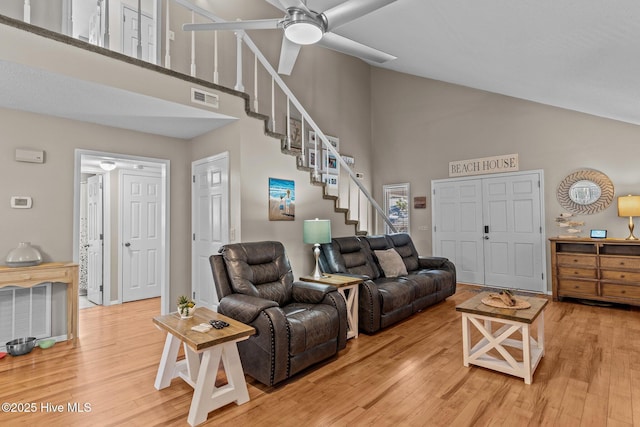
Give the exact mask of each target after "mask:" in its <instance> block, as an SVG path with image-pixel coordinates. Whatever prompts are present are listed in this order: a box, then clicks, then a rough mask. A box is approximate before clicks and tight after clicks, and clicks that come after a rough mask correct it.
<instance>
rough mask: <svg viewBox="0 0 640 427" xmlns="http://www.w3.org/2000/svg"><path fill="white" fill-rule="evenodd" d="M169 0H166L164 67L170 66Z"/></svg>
mask: <svg viewBox="0 0 640 427" xmlns="http://www.w3.org/2000/svg"><path fill="white" fill-rule="evenodd" d="M169 23H170V19H169V0H167V22H166V24H167V28H166V29H165V43H164V44H165V46H164V67H165V68H169V69H170V68H171V27H170V26H169Z"/></svg>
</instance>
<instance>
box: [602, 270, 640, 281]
mask: <svg viewBox="0 0 640 427" xmlns="http://www.w3.org/2000/svg"><path fill="white" fill-rule="evenodd" d="M600 277H601V278H602V280H615V281H619V282H632V283H640V272H638V273H635V272H629V271H615V270H600Z"/></svg>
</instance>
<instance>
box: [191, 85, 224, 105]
mask: <svg viewBox="0 0 640 427" xmlns="http://www.w3.org/2000/svg"><path fill="white" fill-rule="evenodd" d="M191 102H193V103H196V104H202V105H206V106H207V107H211V108H218V105H219V98H218V95H214V94H212V93H209V92H205V91H203V90H202V89H196V88H191Z"/></svg>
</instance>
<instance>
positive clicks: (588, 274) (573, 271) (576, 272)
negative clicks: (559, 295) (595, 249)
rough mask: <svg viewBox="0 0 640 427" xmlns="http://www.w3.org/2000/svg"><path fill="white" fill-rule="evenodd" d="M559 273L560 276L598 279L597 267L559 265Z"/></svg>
mask: <svg viewBox="0 0 640 427" xmlns="http://www.w3.org/2000/svg"><path fill="white" fill-rule="evenodd" d="M558 275H559V276H560V277H584V278H585V279H597V278H598V275H597V270H596V269H595V268H579V267H575V268H572V267H559V268H558Z"/></svg>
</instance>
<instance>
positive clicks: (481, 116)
mask: <svg viewBox="0 0 640 427" xmlns="http://www.w3.org/2000/svg"><path fill="white" fill-rule="evenodd" d="M371 75H372V77H371V88H372V103H371V105H372V107H371V111H372V113H371V123H372V129H373V132H372V133H373V151H374V152H375V155H374V156H373V170H374V171H375V174H374V177H373V180H374V181H373V186H374V189H375V194H376V198H377V199H379V200H380V199H381V197H382V186H383V185H384V184H393V183H399V182H410V183H411V193H412V194H411V197H413V196H425V195H426V196H427V201H428V203H427V209H420V210H415V209H413V208H411V211H410V215H411V216H410V219H411V234H412V236H413V238H414V241H415V243H416V246H417V248H418V249H419V251H420V252H421V253H424V254H429V253H431V247H432V246H431V245H432V242H431V231H430V230H431V229H432V227H431V226H432V223H431V195H430V194H429V192H430V185H431V180H433V179H442V178H447V177H448V164H449V162H451V161H455V160H464V159H472V158H478V157H487V156H495V155H501V154H512V153H517V154H519V160H520V170H522V171H524V170H534V169H542V170H544V179H545V187H544V193H545V199H544V203H545V210H546V212H545V224H546V232H547V237H553V236H557V235H558V227H556V226H555V221H554V220H555V217H556V216H557V215H558V214H559V213H560V212H563V211H564V209H562V207H561V206H560V204H559V203H558V201H557V199H556V189H557V187H558V185H559V184H560V182H561V181H562V180H563V179H564V177H565V176H566V175H568V174H569V173H571V172H573V171H575V170H577V169H581V168H591V169H597V170H599V171H601V172H603V173H604V174H606V175H607V176H609V178H610V179H611V181H612V182H613V185H614V187H615V192H616V197H617V196H618V195H625V194H629V193H633V194H638V192H639V191H640V175H638V172H637V160H638V156H637V153H638V148H637V146H638V145H637V144H638V140H639V139H640V127H638V126H636V125H632V124H628V123H622V122H618V121H615V120H610V119H604V118H600V117H595V116H590V115H587V114H583V113H578V112H574V111H569V110H564V109H561V108H556V107H550V106H546V105H542V104H537V103H534V102H529V101H524V100H520V99H516V98H510V97H507V96H503V95H497V94H493V93H488V92H484V91H480V90H475V89H470V88H467V87H461V86H456V85H452V84H447V83H443V82H439V81H434V80H428V79H424V78H419V77H414V76H409V75H406V74H401V73H397V72H393V71H387V70H382V69H378V68H372V71H371ZM578 219H579V220H583V221H585V222H586V225H585V226H584V227H583V229H585V230H587V231H588V230H589V229H591V228H606V229H608V230H609V232H610V234H609V235H610V236H611V237H618V238H624V237H626V236H627V234H628V229H627V220H625V219H623V218H619V217H618V216H617V208H616V200H615V199H614V202H613V203H612V204H611V206H610V207H609V208H608V209H606V210H604V211H603V212H601V213H599V214H595V215H584V216H579V217H578ZM420 226H426V227H427V230H429V231H421V230H419V229H418V227H420ZM547 277H548V276H547Z"/></svg>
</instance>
